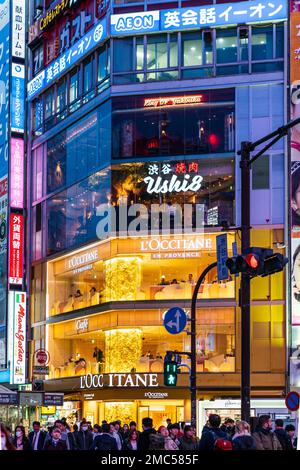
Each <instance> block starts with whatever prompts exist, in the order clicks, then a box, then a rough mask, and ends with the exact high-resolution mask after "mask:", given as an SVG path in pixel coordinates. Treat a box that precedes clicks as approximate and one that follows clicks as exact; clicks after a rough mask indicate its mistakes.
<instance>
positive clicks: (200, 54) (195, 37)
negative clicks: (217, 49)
mask: <svg viewBox="0 0 300 470" xmlns="http://www.w3.org/2000/svg"><path fill="white" fill-rule="evenodd" d="M182 54H183V66H184V67H195V66H198V65H209V64H212V63H213V37H212V32H211V31H199V32H197V33H183V34H182Z"/></svg>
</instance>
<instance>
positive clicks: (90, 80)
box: [83, 55, 95, 103]
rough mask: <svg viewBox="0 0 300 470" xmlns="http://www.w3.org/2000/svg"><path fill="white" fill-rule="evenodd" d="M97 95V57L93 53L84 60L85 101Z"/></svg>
mask: <svg viewBox="0 0 300 470" xmlns="http://www.w3.org/2000/svg"><path fill="white" fill-rule="evenodd" d="M94 96H95V57H94V55H91V56H90V57H88V58H87V59H86V60H85V61H84V62H83V103H87V102H88V101H89V100H90V99H92V98H93V97H94Z"/></svg>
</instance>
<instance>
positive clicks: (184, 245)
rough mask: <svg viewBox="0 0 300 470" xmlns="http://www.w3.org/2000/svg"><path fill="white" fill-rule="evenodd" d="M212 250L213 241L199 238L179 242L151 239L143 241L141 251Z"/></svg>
mask: <svg viewBox="0 0 300 470" xmlns="http://www.w3.org/2000/svg"><path fill="white" fill-rule="evenodd" d="M204 249H207V250H211V249H212V239H211V238H206V237H205V238H204V237H198V238H195V239H193V240H186V239H179V240H160V239H158V238H151V240H142V241H141V251H172V250H174V251H177V250H189V251H191V250H195V251H198V250H204Z"/></svg>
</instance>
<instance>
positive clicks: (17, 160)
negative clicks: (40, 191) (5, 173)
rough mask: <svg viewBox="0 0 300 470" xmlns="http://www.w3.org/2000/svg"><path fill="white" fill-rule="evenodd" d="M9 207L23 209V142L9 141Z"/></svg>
mask: <svg viewBox="0 0 300 470" xmlns="http://www.w3.org/2000/svg"><path fill="white" fill-rule="evenodd" d="M10 153H11V154H10V183H9V186H10V207H13V208H14V209H23V208H24V140H23V139H16V138H14V137H12V138H11V141H10Z"/></svg>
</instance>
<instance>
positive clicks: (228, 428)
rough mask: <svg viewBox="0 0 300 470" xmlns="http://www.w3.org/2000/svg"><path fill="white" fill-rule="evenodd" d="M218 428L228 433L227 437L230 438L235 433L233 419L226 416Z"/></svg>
mask: <svg viewBox="0 0 300 470" xmlns="http://www.w3.org/2000/svg"><path fill="white" fill-rule="evenodd" d="M220 429H221V431H224V432H226V434H228V438H229V439H231V437H232V436H233V435H234V433H235V425H234V420H233V419H232V418H226V419H225V421H224V423H223V424H222V426H221V427H220Z"/></svg>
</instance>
